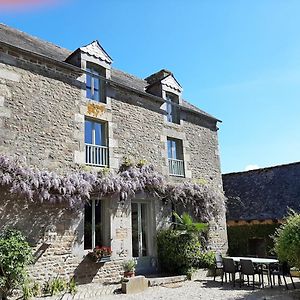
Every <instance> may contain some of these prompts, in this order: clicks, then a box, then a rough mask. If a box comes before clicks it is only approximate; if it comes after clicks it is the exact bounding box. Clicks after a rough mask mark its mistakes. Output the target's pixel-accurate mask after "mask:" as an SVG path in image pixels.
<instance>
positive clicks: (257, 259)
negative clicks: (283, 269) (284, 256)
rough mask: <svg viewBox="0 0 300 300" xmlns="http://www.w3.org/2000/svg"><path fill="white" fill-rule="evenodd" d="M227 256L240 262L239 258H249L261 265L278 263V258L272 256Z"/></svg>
mask: <svg viewBox="0 0 300 300" xmlns="http://www.w3.org/2000/svg"><path fill="white" fill-rule="evenodd" d="M228 258H232V259H233V261H234V262H240V260H241V259H248V260H251V261H252V262H253V263H254V264H261V265H270V264H276V263H279V261H278V259H274V258H262V257H239V256H233V257H228Z"/></svg>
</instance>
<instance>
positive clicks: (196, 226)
mask: <svg viewBox="0 0 300 300" xmlns="http://www.w3.org/2000/svg"><path fill="white" fill-rule="evenodd" d="M173 215H174V217H175V219H176V221H175V222H174V225H175V226H176V229H178V230H180V231H185V232H194V233H200V232H203V231H205V230H207V228H208V225H207V224H206V223H200V222H194V220H193V218H192V217H191V216H190V215H189V214H188V213H186V212H185V213H183V214H182V215H181V216H179V215H178V214H177V213H176V212H173Z"/></svg>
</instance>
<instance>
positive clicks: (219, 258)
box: [214, 252, 227, 281]
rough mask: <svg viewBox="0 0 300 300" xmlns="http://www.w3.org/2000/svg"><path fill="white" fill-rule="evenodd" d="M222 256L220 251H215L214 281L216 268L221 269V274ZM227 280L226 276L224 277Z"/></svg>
mask: <svg viewBox="0 0 300 300" xmlns="http://www.w3.org/2000/svg"><path fill="white" fill-rule="evenodd" d="M223 267H224V266H223V258H222V254H221V253H220V252H216V253H215V268H214V281H216V275H217V270H222V273H221V276H222V274H223ZM225 281H227V277H225Z"/></svg>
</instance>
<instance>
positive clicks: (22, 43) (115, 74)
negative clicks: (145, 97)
mask: <svg viewBox="0 0 300 300" xmlns="http://www.w3.org/2000/svg"><path fill="white" fill-rule="evenodd" d="M0 42H4V43H6V44H9V45H12V46H14V47H17V48H20V49H23V50H27V51H30V52H32V53H35V54H39V55H43V56H45V57H48V58H51V59H54V60H57V61H60V62H64V61H65V60H66V59H67V58H68V57H69V56H70V55H71V54H72V53H73V52H72V51H70V50H68V49H65V48H62V47H59V46H57V45H55V44H52V43H50V42H47V41H44V40H41V39H39V38H37V37H34V36H31V35H29V34H27V33H25V32H22V31H20V30H17V29H15V28H11V27H9V26H7V25H5V24H2V23H0ZM111 80H112V81H114V82H116V83H119V84H123V85H126V86H128V87H130V88H133V89H135V90H137V91H139V92H142V93H145V94H146V92H145V90H146V87H147V86H148V85H149V84H148V83H147V81H146V80H144V79H141V78H138V77H136V76H134V75H131V74H128V73H125V72H123V71H120V70H117V69H114V68H112V69H111ZM182 106H183V107H185V108H187V109H188V110H191V111H194V112H196V113H200V114H202V115H204V116H207V117H209V118H211V119H214V120H216V121H220V120H218V119H216V118H215V117H213V116H212V115H210V114H208V113H206V112H204V111H203V110H201V109H199V108H197V107H196V106H194V105H192V104H190V103H189V102H187V101H183V103H182Z"/></svg>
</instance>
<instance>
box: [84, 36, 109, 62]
mask: <svg viewBox="0 0 300 300" xmlns="http://www.w3.org/2000/svg"><path fill="white" fill-rule="evenodd" d="M79 49H80V51H82V52H84V53H86V54H88V55H90V56H93V57H95V58H98V59H101V60H103V61H105V62H107V63H109V64H111V63H112V61H113V60H112V58H111V57H110V56H109V55H108V53H107V52H106V51H105V50H104V48H103V47H102V46H101V45H100V43H99V42H98V40H95V41H93V42H91V43H90V44H88V45H86V46H83V47H80V48H79Z"/></svg>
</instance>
